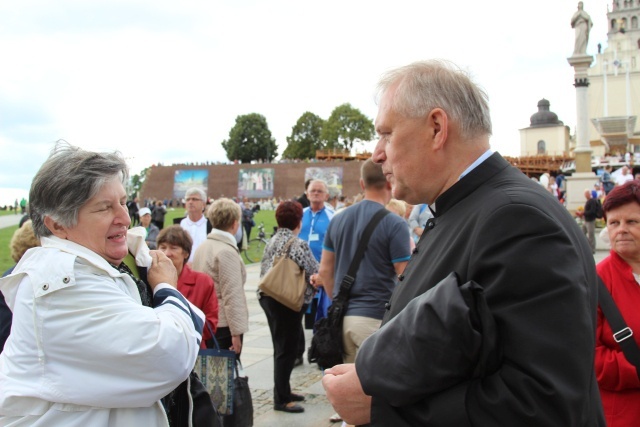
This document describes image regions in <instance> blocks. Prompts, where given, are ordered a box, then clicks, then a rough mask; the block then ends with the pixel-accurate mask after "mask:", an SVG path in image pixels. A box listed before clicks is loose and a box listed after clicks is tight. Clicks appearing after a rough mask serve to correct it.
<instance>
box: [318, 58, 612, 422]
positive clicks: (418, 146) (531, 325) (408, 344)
mask: <svg viewBox="0 0 640 427" xmlns="http://www.w3.org/2000/svg"><path fill="white" fill-rule="evenodd" d="M379 88H380V95H381V97H380V102H379V110H378V116H377V118H376V131H377V133H378V134H379V136H380V140H379V142H378V145H377V146H376V149H375V152H374V154H373V158H374V161H376V162H379V163H381V164H382V169H383V171H384V173H385V175H386V176H387V179H388V180H389V181H390V182H391V184H392V188H393V195H394V197H396V198H398V199H401V200H405V201H407V202H408V203H412V204H418V203H427V204H428V205H429V207H430V209H431V210H432V212H433V214H434V218H432V219H431V220H429V222H428V224H427V227H426V228H425V232H424V234H423V235H422V237H421V239H420V241H419V242H418V245H417V247H416V250H415V252H414V254H413V256H412V258H411V260H410V261H409V264H408V265H407V267H406V269H405V271H404V273H403V274H402V275H401V276H400V277H399V281H398V284H397V287H396V289H395V291H394V293H393V295H392V297H391V300H390V301H389V303H388V305H387V313H386V315H385V317H384V319H383V325H382V327H381V328H380V330H378V331H377V332H376V333H374V334H373V335H371V336H370V337H369V338H368V339H367V340H366V341H365V342H364V343H363V345H362V347H361V348H360V352H359V353H358V356H357V358H356V362H355V365H338V366H336V367H334V368H332V369H329V370H327V371H325V376H324V378H323V385H324V386H325V389H326V390H327V396H328V397H329V400H330V401H331V403H332V404H333V405H334V408H335V409H336V410H337V411H338V413H340V414H341V415H342V417H343V419H344V420H345V421H347V422H349V423H350V424H365V423H371V425H373V426H394V427H397V426H452V427H453V426H456V427H460V426H472V425H473V426H525V425H526V426H563V427H568V426H601V425H604V420H603V416H602V407H601V403H600V397H599V392H598V386H597V383H596V378H595V376H594V369H593V363H594V351H595V338H594V337H595V327H596V307H597V300H596V295H597V292H596V273H595V265H594V260H593V256H592V254H591V250H590V248H589V245H588V243H587V241H586V239H585V237H584V234H583V233H582V232H581V230H580V228H579V227H578V226H577V225H576V223H575V221H574V220H573V219H572V218H571V216H570V215H569V213H568V212H567V211H566V209H565V208H564V207H563V206H562V205H561V204H559V203H558V201H557V200H555V199H554V198H553V197H552V196H551V195H550V194H549V193H548V192H547V191H546V190H545V189H543V188H542V187H540V186H539V185H537V184H535V183H534V182H532V181H531V180H530V179H528V178H527V177H526V176H525V175H524V174H522V173H521V172H520V171H519V170H517V169H515V168H513V167H512V166H511V165H510V164H509V163H507V162H506V161H505V160H504V159H503V158H502V156H500V154H498V153H494V152H492V151H491V149H490V145H489V136H490V135H491V121H490V116H489V107H488V100H487V97H486V94H485V93H484V92H483V91H482V90H481V89H479V88H478V87H477V86H476V85H475V84H474V83H473V82H472V81H471V79H470V78H469V77H468V76H467V74H466V73H464V72H463V71H461V70H459V69H458V68H457V67H455V66H454V65H453V64H450V63H447V62H443V61H425V62H418V63H414V64H411V65H409V66H406V67H402V68H399V69H396V70H392V71H390V72H389V73H387V74H386V75H385V76H384V77H383V79H382V80H381V83H380V85H379Z"/></svg>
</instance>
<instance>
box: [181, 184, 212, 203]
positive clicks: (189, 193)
mask: <svg viewBox="0 0 640 427" xmlns="http://www.w3.org/2000/svg"><path fill="white" fill-rule="evenodd" d="M194 194H197V195H198V196H200V199H201V200H202V201H203V202H204V203H205V204H206V203H207V195H206V194H205V192H204V190H202V189H201V188H198V187H191V188H189V189H188V190H187V191H186V192H185V193H184V198H185V199H186V198H187V197H189V196H192V195H194Z"/></svg>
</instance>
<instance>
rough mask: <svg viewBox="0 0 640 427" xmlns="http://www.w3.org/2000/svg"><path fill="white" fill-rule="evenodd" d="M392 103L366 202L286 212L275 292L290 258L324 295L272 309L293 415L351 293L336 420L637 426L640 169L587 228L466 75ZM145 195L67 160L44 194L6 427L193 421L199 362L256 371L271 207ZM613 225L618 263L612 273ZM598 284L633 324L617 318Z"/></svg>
mask: <svg viewBox="0 0 640 427" xmlns="http://www.w3.org/2000/svg"><path fill="white" fill-rule="evenodd" d="M378 89H379V93H378V116H377V118H376V132H377V133H378V135H379V142H378V144H377V146H376V149H375V152H374V153H373V156H372V158H371V159H370V160H367V161H366V162H363V164H362V168H361V171H360V172H361V174H360V186H361V189H362V193H361V194H360V195H359V196H358V197H357V198H354V200H353V201H349V200H347V199H346V198H345V199H342V200H341V198H340V197H330V194H329V188H328V186H327V183H326V182H324V181H322V180H318V179H310V180H308V181H307V182H305V191H304V194H303V195H301V196H300V197H298V198H296V199H294V200H281V201H278V202H277V203H274V204H273V205H272V207H273V208H275V218H276V221H277V224H278V228H277V231H276V232H275V234H274V235H273V236H272V238H271V239H270V240H269V242H268V244H267V246H266V248H265V251H264V255H263V259H262V262H261V265H260V276H261V277H263V276H265V275H266V274H267V273H268V272H269V271H270V270H271V269H272V268H274V261H275V260H276V259H277V258H280V257H283V256H284V257H287V258H289V259H291V260H293V261H294V263H295V264H296V265H297V266H298V267H297V268H299V269H301V271H302V272H303V273H304V282H305V289H304V301H303V304H302V308H301V309H300V310H293V309H291V308H289V307H288V306H287V305H285V304H283V303H282V302H280V301H279V300H278V299H277V298H275V297H272V296H269V295H267V294H265V293H264V292H262V291H260V290H259V291H258V293H257V298H258V300H259V304H260V306H261V307H262V309H263V310H264V313H265V316H266V318H267V322H268V325H269V330H270V333H271V338H272V344H273V359H274V363H273V365H274V372H273V382H274V389H273V405H274V406H273V407H274V410H276V411H281V412H284V413H292V414H295V413H302V412H304V410H305V409H304V407H303V406H302V402H303V401H304V400H305V396H304V395H302V394H298V393H294V392H293V391H292V388H291V384H290V379H291V374H292V371H293V369H294V367H295V366H296V365H298V364H300V363H304V362H303V353H304V351H305V346H306V342H305V335H304V330H303V328H304V327H303V322H304V323H305V326H306V324H307V322H306V321H305V319H306V318H310V319H312V320H311V322H310V323H311V324H313V323H314V321H315V320H317V319H319V318H322V317H325V316H327V309H328V307H329V306H330V305H331V303H332V301H333V300H334V299H336V298H342V296H344V295H345V293H347V292H348V295H347V297H348V305H347V306H346V310H345V312H344V314H343V322H342V330H341V333H342V335H341V346H342V348H343V352H342V356H343V357H342V361H343V363H342V364H338V365H336V366H332V367H324V368H327V369H325V371H324V376H323V380H322V383H323V386H324V388H325V390H326V395H327V398H328V400H329V401H330V403H331V404H332V405H333V407H334V408H335V410H336V414H335V415H334V416H332V417H331V421H337V422H339V421H342V422H343V425H347V423H348V424H349V425H371V426H391V425H393V426H416V425H441V426H470V425H483V426H484V425H554V426H556V425H558V426H560V425H561V426H604V425H609V426H614V427H615V426H630V425H634V423H635V422H636V420H637V419H638V418H639V417H640V409H639V408H640V379H639V378H640V366H639V365H637V364H636V362H637V360H636V359H634V357H633V356H630V355H629V352H630V351H632V349H631V350H629V347H633V344H635V345H636V351H638V349H637V345H638V343H640V337H639V336H638V334H634V333H632V331H633V330H636V329H637V328H640V323H638V322H640V318H639V317H638V315H637V314H636V305H635V303H636V302H640V287H639V286H638V285H639V284H640V180H637V179H634V176H635V171H633V170H629V168H626V170H621V172H620V173H619V174H618V178H616V179H613V178H612V176H611V172H610V171H609V170H607V169H605V170H604V171H603V173H602V174H600V175H601V180H600V181H599V182H598V183H597V184H598V187H597V188H596V187H594V188H593V189H591V188H590V189H586V190H585V199H586V201H585V207H584V210H583V217H584V218H583V219H584V222H585V224H587V225H585V227H584V231H583V230H581V229H580V227H578V225H577V224H576V221H575V219H574V218H573V217H572V216H571V214H570V213H569V212H568V211H567V209H565V208H564V206H563V205H562V204H561V203H558V197H559V194H558V190H557V189H555V190H554V188H553V186H554V184H553V183H555V185H558V182H557V180H556V179H550V177H545V179H546V180H547V181H546V182H545V183H543V184H545V185H539V183H534V182H533V181H532V180H530V179H528V178H527V177H526V176H524V175H523V174H522V173H520V172H519V171H518V170H517V169H515V168H513V167H511V166H510V165H509V164H508V163H507V162H506V161H505V160H504V158H502V156H501V155H500V154H499V153H497V152H494V151H493V150H492V149H491V148H490V144H489V137H490V135H491V130H492V129H491V120H490V114H489V107H488V105H489V104H488V97H487V95H486V93H485V92H484V91H483V90H482V89H481V88H480V87H479V86H478V85H477V84H476V83H475V82H473V81H472V79H471V78H470V77H469V76H468V74H467V73H466V72H464V71H462V70H461V69H459V68H458V67H457V66H455V65H454V64H452V63H449V62H446V61H435V60H431V61H423V62H417V63H413V64H410V65H408V66H405V67H401V68H397V69H394V70H391V71H389V72H387V73H386V74H385V75H384V76H383V77H382V79H381V81H380V83H379V86H378ZM620 176H621V177H622V178H620ZM127 178H128V170H127V166H126V163H125V161H124V159H123V157H122V156H121V155H119V154H117V153H95V152H90V151H85V150H82V149H80V148H78V147H73V146H70V145H69V144H67V143H65V142H59V143H57V144H56V146H55V148H54V149H53V150H52V152H51V155H50V156H49V158H48V159H47V160H46V161H45V163H44V164H43V165H42V167H41V168H40V170H39V171H38V173H37V175H36V177H35V178H34V180H33V182H32V186H31V191H30V194H29V217H30V221H28V222H26V223H24V224H23V225H21V227H20V228H19V229H18V231H17V232H16V235H15V236H14V241H12V245H15V256H13V259H14V261H15V262H16V263H17V264H16V266H15V267H14V268H12V269H11V270H10V271H8V272H6V274H5V277H4V278H3V279H2V280H0V291H1V293H2V296H3V298H2V300H0V316H1V317H0V322H1V323H0V338H1V339H2V342H0V344H2V345H1V346H0V350H1V353H0V424H1V425H14V424H15V425H97V426H119V425H149V426H151V425H154V426H155V425H159V426H172V427H173V426H181V425H188V424H191V423H192V421H193V420H190V419H184V418H185V417H187V418H188V417H190V416H193V417H194V419H195V416H196V415H195V413H193V411H191V410H189V409H187V410H185V408H191V407H190V406H189V405H191V404H192V400H190V399H191V394H190V393H191V387H192V386H193V384H198V378H197V376H194V375H195V374H194V373H193V372H192V370H193V366H194V364H195V360H196V357H197V355H198V351H199V350H200V349H202V348H210V347H212V346H213V345H214V344H213V341H214V338H215V341H217V343H218V344H219V346H220V347H221V348H224V349H230V350H232V351H233V352H235V354H236V358H237V359H238V360H240V358H241V355H242V347H243V339H244V334H246V333H247V332H248V330H249V314H248V305H247V300H246V296H245V292H244V288H245V283H246V279H247V273H246V268H245V264H244V262H243V260H242V259H241V257H240V252H239V249H240V248H241V247H242V235H243V234H244V235H246V236H245V239H248V238H249V237H250V236H251V230H252V228H253V226H254V225H255V223H254V214H255V210H254V209H253V207H254V206H255V205H251V204H250V203H249V201H246V200H242V201H240V200H232V199H229V198H219V199H217V200H215V201H210V200H209V199H208V198H207V195H206V193H205V192H204V191H203V190H201V189H198V188H192V189H189V190H187V191H186V194H185V199H184V206H185V217H184V218H178V219H177V220H175V223H174V224H166V222H168V221H167V220H166V217H165V215H166V213H167V203H166V202H165V201H154V202H152V203H149V204H148V205H147V204H146V203H145V204H144V206H140V205H139V204H138V201H137V200H136V199H132V200H131V201H129V203H128V198H127V195H126V193H125V190H124V185H123V184H124V183H125V182H126V180H127ZM551 181H553V183H551ZM609 182H613V185H610V184H609ZM559 187H561V185H560V186H559ZM549 188H551V190H549ZM554 191H555V193H554ZM131 202H133V203H131ZM258 206H259V205H258ZM385 209H386V210H388V211H391V212H392V213H388V212H387V211H386V210H385ZM381 213H382V214H384V215H382V216H381ZM599 217H602V219H603V220H604V224H605V229H606V232H607V234H608V238H609V241H610V244H611V251H610V253H609V256H608V257H607V258H605V259H604V260H603V261H601V262H600V263H599V264H598V265H597V266H596V265H595V262H594V257H593V253H594V252H595V230H594V227H593V222H594V221H595V219H597V218H599ZM374 218H375V219H376V220H378V219H379V222H378V223H376V225H375V229H374V231H373V232H371V234H370V239H369V240H368V244H367V246H366V248H364V254H363V255H362V259H361V260H358V261H359V264H358V265H359V267H358V269H357V271H356V274H355V275H353V276H349V274H350V273H349V274H348V270H349V268H350V266H351V264H352V261H353V259H354V258H355V256H356V254H357V253H360V251H359V246H360V242H361V241H362V239H363V235H364V234H365V230H367V229H369V227H368V224H369V222H370V221H372V220H373V219H374ZM585 235H586V236H585ZM12 255H14V248H13V246H12ZM125 261H126V262H125ZM345 277H346V280H345ZM599 287H600V288H599ZM602 287H604V292H608V293H609V294H610V295H611V297H612V299H613V301H614V303H615V305H616V306H617V307H618V309H619V311H620V313H621V315H622V318H623V319H624V321H626V325H627V327H626V328H624V329H621V330H618V329H617V328H616V327H614V326H611V325H612V323H611V322H612V319H610V318H609V317H608V315H606V316H605V313H604V311H603V310H602V309H601V307H599V299H598V292H602V291H603V288H602ZM190 402H191V403H190ZM185 414H186V415H185ZM214 415H215V414H214ZM211 416H213V415H211ZM195 425H198V424H197V423H195Z"/></svg>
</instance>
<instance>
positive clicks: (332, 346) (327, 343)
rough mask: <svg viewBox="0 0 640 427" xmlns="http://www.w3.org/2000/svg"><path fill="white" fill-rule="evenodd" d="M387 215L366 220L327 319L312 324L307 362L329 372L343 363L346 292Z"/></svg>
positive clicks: (347, 301) (385, 213) (378, 215)
mask: <svg viewBox="0 0 640 427" xmlns="http://www.w3.org/2000/svg"><path fill="white" fill-rule="evenodd" d="M388 213H389V211H388V210H386V209H384V208H382V209H380V210H379V211H378V212H376V213H375V215H374V216H373V217H372V218H371V220H370V221H369V224H367V227H366V228H365V229H364V231H363V232H362V237H361V238H360V243H359V244H358V249H357V250H356V253H355V254H354V256H353V259H352V260H351V264H350V265H349V270H348V271H347V274H346V275H345V276H344V277H343V278H342V282H341V283H340V291H339V292H338V296H337V297H336V298H335V299H334V300H333V303H332V304H331V306H330V307H329V310H328V311H327V317H323V318H322V319H320V320H318V321H317V322H316V324H315V325H314V333H313V338H312V339H311V347H309V351H308V352H307V359H308V360H309V363H317V364H318V366H320V367H321V368H322V369H329V368H332V367H334V366H335V365H339V364H341V363H342V355H343V348H342V320H343V319H344V314H345V313H346V311H347V305H348V303H349V292H350V290H351V286H352V285H353V282H355V280H356V274H358V268H359V267H360V261H362V258H363V257H364V252H365V250H366V249H367V244H368V243H369V238H370V237H371V234H372V233H373V230H374V229H375V228H376V226H377V225H378V223H379V222H380V221H382V218H384V217H385V216H386V215H387V214H388Z"/></svg>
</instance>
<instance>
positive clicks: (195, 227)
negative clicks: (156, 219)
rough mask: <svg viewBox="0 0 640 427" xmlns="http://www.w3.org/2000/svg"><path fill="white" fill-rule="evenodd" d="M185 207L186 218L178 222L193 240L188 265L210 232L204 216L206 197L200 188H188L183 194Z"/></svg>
mask: <svg viewBox="0 0 640 427" xmlns="http://www.w3.org/2000/svg"><path fill="white" fill-rule="evenodd" d="M185 201H186V204H185V207H186V209H187V216H186V217H185V218H184V219H183V220H182V221H180V226H181V227H182V228H184V229H185V230H187V232H188V233H189V235H190V236H191V238H192V239H193V248H192V250H191V255H189V260H188V261H187V262H188V263H189V264H191V263H192V262H193V256H194V255H195V253H196V250H197V249H198V246H200V243H202V242H204V241H205V240H206V239H207V234H209V232H210V231H211V227H210V226H208V221H207V218H206V217H205V216H204V208H205V206H206V205H207V195H206V194H205V192H204V191H202V190H201V189H200V188H196V187H193V188H190V189H188V190H187V192H186V193H185Z"/></svg>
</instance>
